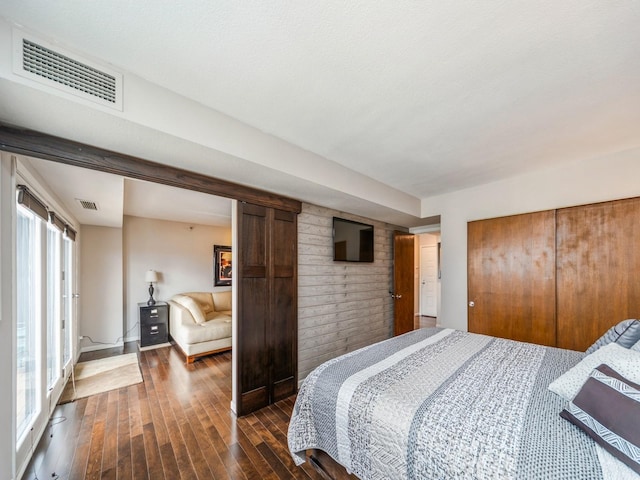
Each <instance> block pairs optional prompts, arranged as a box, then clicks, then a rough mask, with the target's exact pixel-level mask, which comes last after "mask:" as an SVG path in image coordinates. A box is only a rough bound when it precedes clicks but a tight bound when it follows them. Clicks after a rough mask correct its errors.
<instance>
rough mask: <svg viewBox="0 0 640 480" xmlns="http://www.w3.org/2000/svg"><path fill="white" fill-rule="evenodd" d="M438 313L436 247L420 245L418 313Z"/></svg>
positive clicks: (427, 314)
mask: <svg viewBox="0 0 640 480" xmlns="http://www.w3.org/2000/svg"><path fill="white" fill-rule="evenodd" d="M437 314H438V247H437V246H436V245H422V246H421V247H420V315H425V316H428V317H435V316H437Z"/></svg>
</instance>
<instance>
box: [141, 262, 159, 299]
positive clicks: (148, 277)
mask: <svg viewBox="0 0 640 480" xmlns="http://www.w3.org/2000/svg"><path fill="white" fill-rule="evenodd" d="M144 281H145V282H148V283H149V300H147V305H155V304H156V301H155V300H154V299H153V283H154V282H157V281H158V272H156V271H155V270H147V273H146V274H145V275H144Z"/></svg>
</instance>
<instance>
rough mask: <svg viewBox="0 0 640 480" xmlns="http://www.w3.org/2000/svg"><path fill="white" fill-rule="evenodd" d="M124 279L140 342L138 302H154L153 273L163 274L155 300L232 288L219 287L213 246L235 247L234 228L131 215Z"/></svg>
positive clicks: (129, 324)
mask: <svg viewBox="0 0 640 480" xmlns="http://www.w3.org/2000/svg"><path fill="white" fill-rule="evenodd" d="M123 231H124V265H125V267H124V276H125V279H126V280H125V309H126V322H125V323H126V331H128V330H131V331H130V332H129V334H128V335H127V339H128V340H130V339H137V338H138V336H139V331H138V329H137V328H133V327H134V326H135V325H136V323H137V322H138V316H139V312H138V303H139V302H146V301H147V300H148V299H149V292H148V289H149V284H148V283H145V281H144V274H145V272H146V271H147V270H155V271H157V272H158V273H159V274H160V281H159V282H158V284H157V285H154V288H155V291H154V294H153V298H155V299H156V300H160V301H167V300H169V298H170V297H171V296H173V295H175V294H176V293H181V292H201V291H204V292H207V291H208V292H210V291H213V290H230V288H231V287H215V288H214V286H213V246H214V245H231V225H229V227H213V226H208V225H194V224H189V223H181V222H172V221H166V220H154V219H151V218H140V217H133V216H128V215H125V217H124V224H123Z"/></svg>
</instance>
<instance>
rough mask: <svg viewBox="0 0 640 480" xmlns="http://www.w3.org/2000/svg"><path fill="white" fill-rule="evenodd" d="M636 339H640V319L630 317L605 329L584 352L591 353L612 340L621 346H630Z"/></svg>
mask: <svg viewBox="0 0 640 480" xmlns="http://www.w3.org/2000/svg"><path fill="white" fill-rule="evenodd" d="M638 341H640V320H636V319H634V318H630V319H628V320H623V321H621V322H620V323H618V324H617V325H615V326H613V327H611V328H610V329H609V330H607V331H606V332H605V333H604V335H602V336H601V337H600V338H599V339H598V340H596V341H595V343H594V344H593V345H591V346H590V347H589V348H588V349H587V351H586V353H593V352H595V351H596V350H597V349H599V348H600V347H602V346H604V345H607V344H608V343H613V342H615V343H617V344H618V345H620V346H621V347H624V348H631V347H632V346H633V345H634V344H635V343H637V342H638Z"/></svg>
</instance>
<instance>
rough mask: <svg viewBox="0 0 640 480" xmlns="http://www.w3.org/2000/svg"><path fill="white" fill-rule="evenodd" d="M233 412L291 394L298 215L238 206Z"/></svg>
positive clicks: (294, 379)
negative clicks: (234, 409)
mask: <svg viewBox="0 0 640 480" xmlns="http://www.w3.org/2000/svg"><path fill="white" fill-rule="evenodd" d="M237 223H238V237H239V239H240V242H239V243H240V249H239V250H240V251H239V252H238V256H237V258H236V259H234V261H235V262H236V271H237V272H238V274H237V276H236V279H235V280H234V281H236V282H238V285H239V287H240V290H239V297H238V305H237V310H238V318H239V321H238V332H237V333H238V338H237V340H236V346H237V347H236V352H234V354H235V355H238V361H237V365H238V374H237V381H238V386H237V391H238V399H237V400H236V412H237V413H238V415H246V414H248V413H251V412H253V411H255V410H258V409H259V408H262V407H265V406H267V405H269V404H271V403H273V402H276V401H278V400H281V399H283V398H286V397H288V396H290V395H293V394H294V393H295V392H296V390H297V371H298V351H297V340H298V305H297V293H298V290H297V288H298V279H297V264H298V257H297V244H298V231H297V214H296V213H293V212H287V211H282V210H277V209H274V208H269V207H261V206H257V205H251V204H247V203H240V204H239V205H238V222H237Z"/></svg>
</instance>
